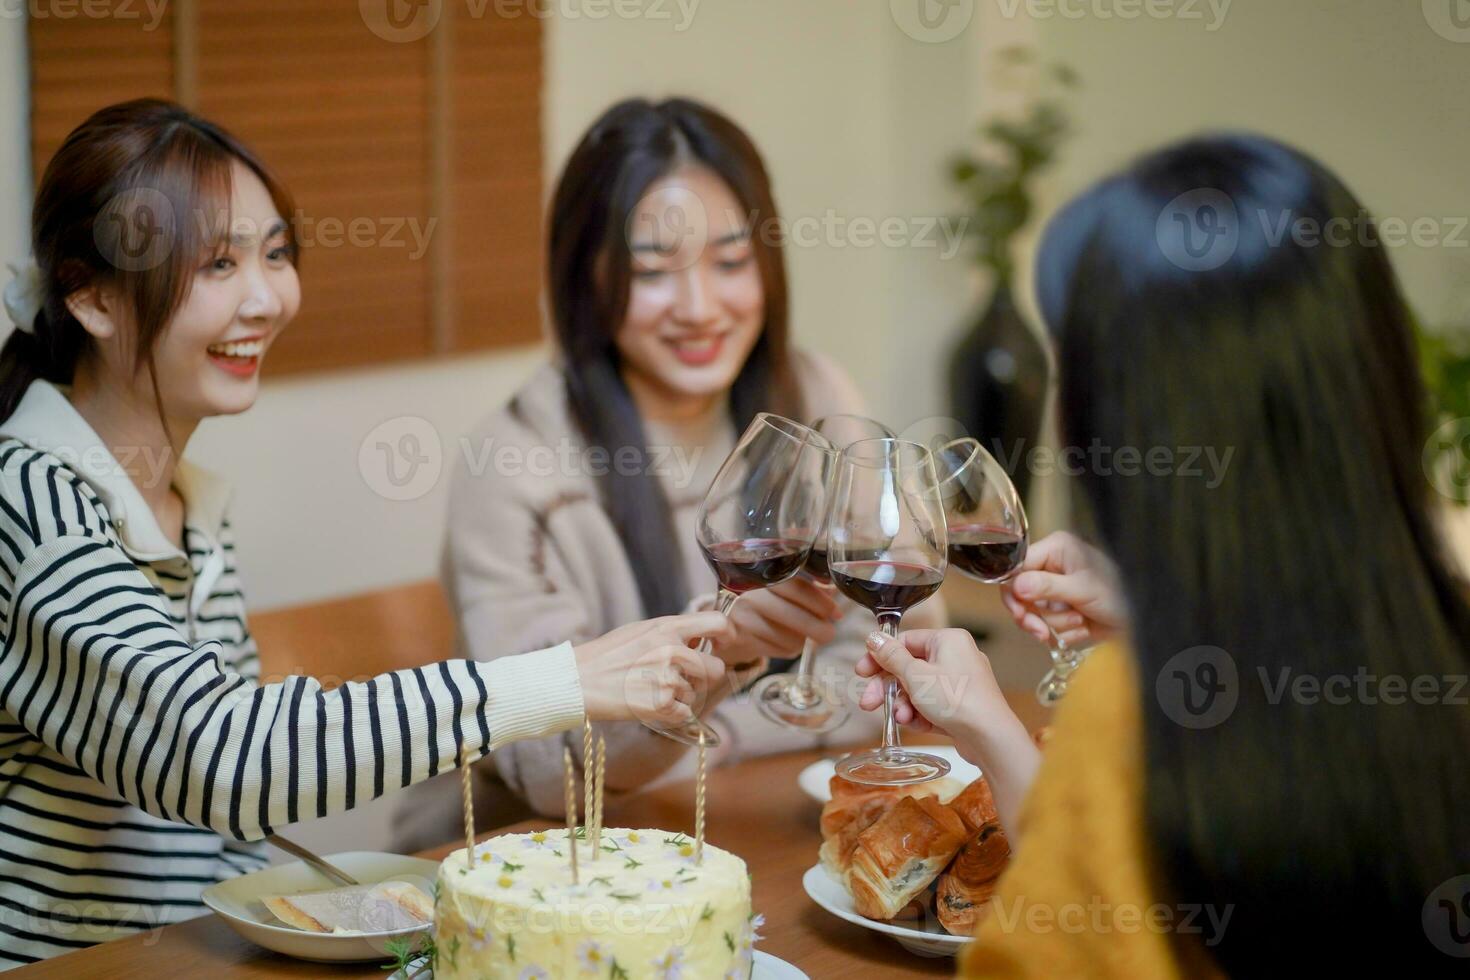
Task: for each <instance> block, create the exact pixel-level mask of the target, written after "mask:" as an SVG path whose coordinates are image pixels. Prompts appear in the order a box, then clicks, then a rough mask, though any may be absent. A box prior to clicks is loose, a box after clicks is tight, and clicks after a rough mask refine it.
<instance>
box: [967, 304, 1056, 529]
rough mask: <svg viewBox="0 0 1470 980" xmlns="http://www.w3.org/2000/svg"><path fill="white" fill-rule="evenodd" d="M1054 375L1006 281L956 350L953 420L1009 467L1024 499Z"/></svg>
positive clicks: (1028, 489) (1029, 483) (1002, 463)
mask: <svg viewBox="0 0 1470 980" xmlns="http://www.w3.org/2000/svg"><path fill="white" fill-rule="evenodd" d="M1050 370H1051V369H1050V366H1049V364H1048V362H1047V357H1046V350H1045V349H1044V348H1043V347H1042V345H1041V341H1040V340H1038V339H1037V337H1036V335H1035V334H1034V333H1033V332H1032V331H1031V328H1030V327H1029V326H1027V324H1026V321H1025V320H1024V319H1023V318H1022V317H1021V314H1020V311H1018V310H1017V309H1016V304H1015V300H1014V299H1013V298H1012V296H1011V288H1010V284H1009V283H1006V282H1002V283H1001V284H1000V285H999V286H997V287H996V289H995V292H994V293H992V294H991V297H990V302H989V304H987V305H986V307H985V311H984V312H983V313H982V314H981V315H980V319H979V320H978V321H977V322H976V323H975V325H974V326H973V327H972V328H971V329H970V332H969V333H967V334H966V335H965V338H964V339H963V340H962V341H960V344H959V346H958V347H956V348H955V352H954V358H953V360H952V361H951V363H950V371H949V395H950V402H951V404H952V405H953V411H954V417H955V418H956V419H958V420H959V421H960V423H961V424H963V425H964V427H965V429H966V430H967V431H969V432H970V434H971V435H973V436H975V437H976V438H977V439H979V440H980V442H981V444H982V445H984V446H985V448H986V449H988V450H990V452H991V454H992V455H993V456H995V458H996V459H997V460H999V461H1000V463H1001V465H1002V466H1004V467H1005V468H1006V470H1007V471H1008V472H1009V473H1010V475H1011V479H1012V480H1013V481H1014V482H1015V484H1016V489H1017V490H1018V491H1019V492H1020V494H1021V497H1022V499H1023V500H1024V499H1027V498H1028V495H1029V493H1030V490H1031V472H1030V469H1029V468H1028V467H1027V466H1026V459H1027V457H1028V456H1029V454H1030V452H1031V450H1032V449H1034V448H1035V447H1036V444H1037V439H1038V438H1039V437H1040V435H1041V417H1042V414H1043V413H1044V412H1045V410H1046V392H1047V386H1048V382H1049V380H1050Z"/></svg>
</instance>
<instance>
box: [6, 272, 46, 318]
mask: <svg viewBox="0 0 1470 980" xmlns="http://www.w3.org/2000/svg"><path fill="white" fill-rule="evenodd" d="M5 267H6V268H7V269H9V270H10V274H11V277H12V278H11V280H10V282H8V283H6V284H5V312H6V313H8V314H9V315H10V320H11V322H12V323H14V324H15V328H16V329H17V330H21V331H24V332H25V333H35V332H36V317H37V316H38V315H39V314H40V312H41V307H42V306H44V305H45V303H46V280H45V278H44V277H43V276H42V275H41V267H40V266H38V265H36V260H35V259H26V260H24V261H23V262H21V263H20V264H19V265H9V264H7V265H6V266H5Z"/></svg>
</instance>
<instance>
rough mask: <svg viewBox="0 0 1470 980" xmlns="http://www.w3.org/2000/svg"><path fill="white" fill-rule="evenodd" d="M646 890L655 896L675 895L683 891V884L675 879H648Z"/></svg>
mask: <svg viewBox="0 0 1470 980" xmlns="http://www.w3.org/2000/svg"><path fill="white" fill-rule="evenodd" d="M648 890H649V891H651V892H653V893H654V894H655V895H677V894H678V893H679V892H682V891H683V890H684V882H682V881H680V880H679V879H678V878H675V877H664V878H650V879H648Z"/></svg>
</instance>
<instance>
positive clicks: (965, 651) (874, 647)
mask: <svg viewBox="0 0 1470 980" xmlns="http://www.w3.org/2000/svg"><path fill="white" fill-rule="evenodd" d="M857 672H858V674H859V675H860V676H862V677H868V678H871V680H870V681H869V682H868V685H867V687H866V688H864V689H863V693H862V697H861V698H859V699H858V706H859V707H861V708H862V709H863V710H864V711H873V710H875V709H877V708H880V707H882V706H883V685H884V682H885V681H886V680H887V676H888V675H892V676H893V677H896V678H897V679H898V684H899V694H898V699H897V700H896V701H895V702H894V707H893V716H894V717H895V718H896V719H897V720H898V723H899V724H900V725H908V726H909V727H911V728H913V729H915V730H917V731H922V732H928V731H937V732H940V733H941V734H945V735H949V736H950V737H951V738H953V739H954V740H955V746H956V747H957V748H958V749H959V750H960V754H961V755H963V756H964V757H965V758H966V759H969V760H970V761H971V762H975V761H976V760H975V759H973V758H971V754H972V753H971V747H972V746H975V745H977V744H978V743H979V742H980V741H982V738H983V735H982V733H983V731H984V728H985V725H986V724H987V723H988V722H990V721H992V720H994V719H997V718H1001V719H1004V718H1007V717H1009V718H1014V717H1015V715H1014V713H1013V712H1012V711H1011V708H1010V705H1009V704H1007V703H1006V699H1005V695H1004V694H1002V693H1001V690H1000V685H999V684H997V683H996V680H995V672H994V671H993V670H991V668H990V658H989V657H987V656H986V655H985V654H984V653H983V652H981V650H980V648H979V647H977V646H976V645H975V638H974V637H972V636H971V635H970V634H969V633H968V632H966V631H965V630H962V629H942V630H909V631H908V632H905V633H901V634H899V637H898V639H896V640H894V639H889V638H888V637H886V636H884V635H883V634H882V633H872V634H870V635H869V636H868V649H867V652H865V653H864V654H863V656H862V659H861V660H859V661H858V662H857Z"/></svg>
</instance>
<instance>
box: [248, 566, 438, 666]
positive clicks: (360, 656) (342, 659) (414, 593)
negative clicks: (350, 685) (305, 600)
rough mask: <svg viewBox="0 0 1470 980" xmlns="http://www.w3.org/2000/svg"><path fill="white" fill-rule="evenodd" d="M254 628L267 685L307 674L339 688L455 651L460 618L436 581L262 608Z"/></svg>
mask: <svg viewBox="0 0 1470 980" xmlns="http://www.w3.org/2000/svg"><path fill="white" fill-rule="evenodd" d="M250 630H251V632H252V633H253V634H254V635H255V641H256V644H257V645H258V646H259V647H260V677H261V681H262V682H267V683H268V682H271V681H277V680H280V679H281V678H283V677H285V676H287V675H290V674H304V675H308V676H311V677H315V678H317V680H319V681H321V683H322V686H324V687H328V688H331V687H336V686H337V685H339V684H342V683H344V682H346V681H363V680H367V679H368V678H369V677H372V676H374V675H376V674H381V673H385V672H387V671H391V670H401V669H403V668H405V667H419V666H422V665H424V664H428V663H434V662H436V661H439V660H444V659H447V658H449V657H452V656H453V655H454V642H455V641H454V616H453V614H452V613H451V612H450V609H449V603H448V601H447V600H446V599H445V598H444V593H443V590H442V589H440V587H439V583H438V582H437V581H432V580H431V581H427V582H415V583H412V584H410V585H402V586H397V587H394V588H390V589H383V590H381V591H378V592H368V593H365V594H363V595H357V596H350V597H348V598H346V599H334V600H331V601H328V602H314V603H309V604H307V605H303V606H292V607H289V608H285V609H275V610H271V611H270V612H263V613H257V614H255V615H253V616H251V617H250Z"/></svg>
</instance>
